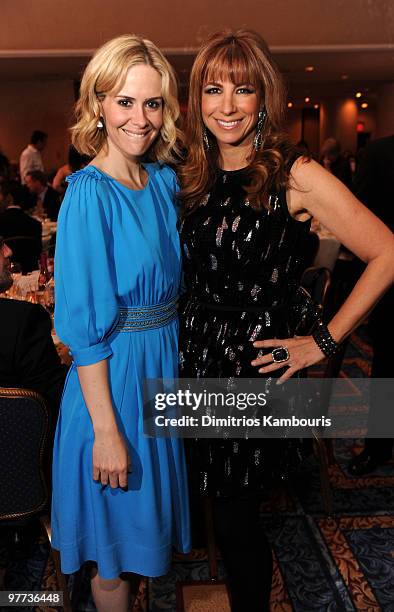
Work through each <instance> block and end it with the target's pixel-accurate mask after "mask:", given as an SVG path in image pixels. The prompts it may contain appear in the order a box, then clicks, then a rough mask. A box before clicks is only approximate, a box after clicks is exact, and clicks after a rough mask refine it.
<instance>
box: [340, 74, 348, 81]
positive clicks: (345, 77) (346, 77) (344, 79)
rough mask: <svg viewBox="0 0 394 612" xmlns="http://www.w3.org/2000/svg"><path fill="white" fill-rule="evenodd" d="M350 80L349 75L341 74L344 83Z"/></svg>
mask: <svg viewBox="0 0 394 612" xmlns="http://www.w3.org/2000/svg"><path fill="white" fill-rule="evenodd" d="M348 78H349V75H348V74H341V79H342V81H346V79H348Z"/></svg>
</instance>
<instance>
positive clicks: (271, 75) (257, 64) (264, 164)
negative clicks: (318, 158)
mask: <svg viewBox="0 0 394 612" xmlns="http://www.w3.org/2000/svg"><path fill="white" fill-rule="evenodd" d="M227 79H228V80H230V81H231V82H233V83H236V84H241V83H242V84H244V83H250V84H252V85H253V86H254V87H256V89H257V91H258V92H259V94H260V100H261V105H262V106H264V107H265V110H266V113H267V116H266V119H265V121H264V126H263V134H262V145H261V147H260V150H259V151H255V150H254V149H253V151H252V152H251V156H250V159H249V166H248V171H247V180H246V183H247V184H246V185H245V186H244V188H245V190H246V192H247V194H248V199H249V202H250V205H251V206H252V207H253V208H255V209H256V210H259V209H261V208H262V207H268V200H269V194H270V192H272V191H273V190H279V189H280V188H282V187H285V186H287V184H288V182H289V172H290V168H289V163H290V161H291V159H292V158H293V156H294V147H292V145H290V144H289V142H288V140H287V137H286V135H285V134H284V133H283V132H282V121H283V116H284V106H285V99H286V91H285V87H284V84H283V80H282V76H281V74H280V72H279V70H278V68H277V66H276V64H275V62H274V61H273V59H272V56H271V54H270V51H269V49H268V47H267V45H266V43H265V41H264V40H263V39H262V38H261V36H260V35H259V34H257V33H256V32H253V31H250V30H243V29H241V30H236V31H235V32H231V31H224V32H217V33H215V34H213V35H212V36H211V37H210V38H209V39H208V41H207V42H206V43H205V44H204V45H203V46H202V47H201V49H200V50H199V52H198V54H197V57H196V59H195V61H194V64H193V68H192V71H191V75H190V89H189V103H188V112H187V117H186V123H185V148H186V151H187V156H186V160H185V163H184V165H183V166H181V167H180V168H179V171H178V173H179V179H180V183H181V191H180V194H179V197H180V199H181V201H182V205H183V210H184V212H190V211H192V210H194V209H195V208H196V207H197V206H198V205H199V202H200V200H201V198H202V197H203V196H204V195H205V194H206V193H208V192H209V191H210V189H211V188H212V186H213V184H214V182H215V177H216V171H217V168H218V157H219V150H218V147H217V144H216V139H215V138H214V137H213V136H212V134H211V133H210V132H209V131H208V130H207V135H208V139H209V145H210V146H209V149H208V150H206V149H205V148H204V141H203V134H204V122H203V118H202V112H201V97H202V90H203V87H204V86H205V85H206V84H207V83H209V82H213V81H217V80H227Z"/></svg>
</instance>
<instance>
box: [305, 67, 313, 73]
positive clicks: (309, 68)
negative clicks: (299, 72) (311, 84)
mask: <svg viewBox="0 0 394 612" xmlns="http://www.w3.org/2000/svg"><path fill="white" fill-rule="evenodd" d="M314 69H315V67H314V66H305V72H313V71H314Z"/></svg>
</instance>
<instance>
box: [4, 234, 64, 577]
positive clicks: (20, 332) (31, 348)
mask: <svg viewBox="0 0 394 612" xmlns="http://www.w3.org/2000/svg"><path fill="white" fill-rule="evenodd" d="M11 255H12V251H11V249H10V248H9V247H8V246H7V245H6V243H5V242H4V240H3V238H2V237H1V236H0V293H3V292H4V291H7V289H9V288H10V287H11V286H12V276H11V273H10V261H9V258H10V257H11ZM66 373H67V367H66V366H64V365H62V364H61V362H60V359H59V357H58V354H57V352H56V349H55V345H54V344H53V342H52V337H51V320H50V317H49V315H48V313H47V312H46V310H44V308H43V307H42V306H40V305H39V304H31V303H30V302H20V301H18V300H7V299H4V298H0V386H1V387H24V388H28V389H32V390H33V391H38V392H39V393H41V395H43V397H44V398H45V399H46V400H47V403H48V408H49V413H50V418H51V428H52V431H53V432H54V430H55V425H56V421H57V414H58V412H59V404H60V399H61V395H62V391H63V385H64V380H65V377H66ZM0 453H1V449H0ZM33 538H34V533H33V528H32V525H30V524H29V525H27V526H26V528H25V529H24V530H21V531H19V530H18V541H19V545H18V552H19V554H20V553H23V554H26V556H28V554H29V552H28V551H29V545H30V543H31V541H32V539H33ZM14 552H16V548H15V535H14V529H12V528H10V527H6V526H2V525H0V589H2V588H4V584H3V580H4V575H5V569H6V567H7V566H8V564H9V561H10V555H11V554H13V553H14Z"/></svg>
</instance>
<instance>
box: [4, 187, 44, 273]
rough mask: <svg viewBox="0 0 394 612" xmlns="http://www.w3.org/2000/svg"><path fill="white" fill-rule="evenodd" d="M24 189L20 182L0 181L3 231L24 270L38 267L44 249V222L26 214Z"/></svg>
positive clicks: (15, 258) (16, 259)
mask: <svg viewBox="0 0 394 612" xmlns="http://www.w3.org/2000/svg"><path fill="white" fill-rule="evenodd" d="M25 199H26V195H25V190H24V188H23V187H21V186H20V185H19V184H18V183H1V184H0V203H1V205H2V206H3V207H4V208H5V210H4V211H3V212H2V213H0V235H1V236H3V237H4V238H7V239H9V242H8V244H9V246H10V247H11V248H12V250H13V254H14V256H13V259H14V261H17V262H18V263H20V265H21V266H22V272H23V274H27V272H31V271H32V270H37V268H38V260H39V258H40V254H41V250H42V227H41V223H40V222H39V221H37V220H36V219H33V218H32V217H30V216H29V215H28V214H26V213H25V212H24V211H23V210H22V208H23V207H24V206H25Z"/></svg>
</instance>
